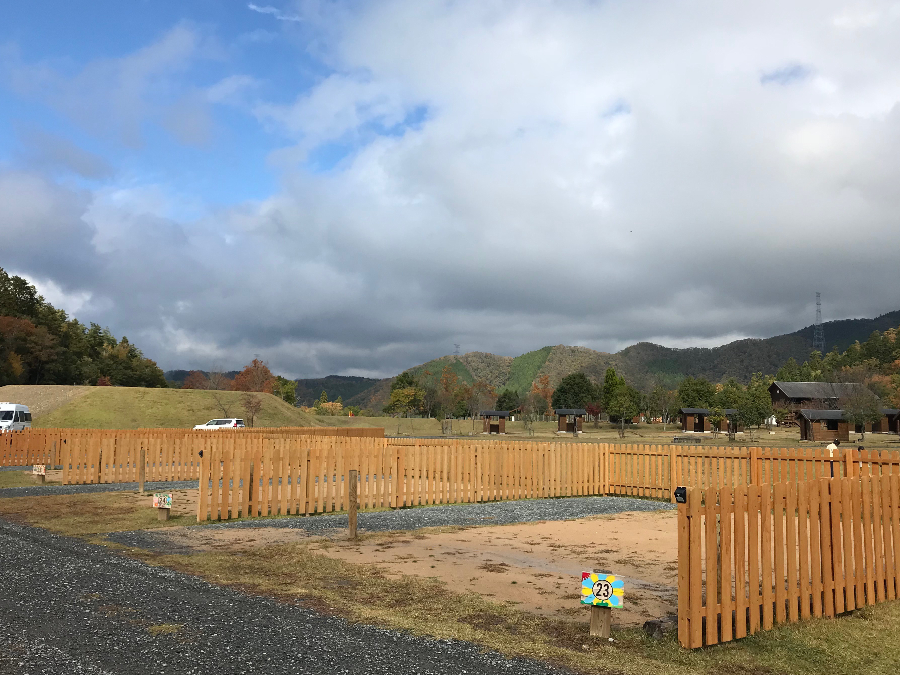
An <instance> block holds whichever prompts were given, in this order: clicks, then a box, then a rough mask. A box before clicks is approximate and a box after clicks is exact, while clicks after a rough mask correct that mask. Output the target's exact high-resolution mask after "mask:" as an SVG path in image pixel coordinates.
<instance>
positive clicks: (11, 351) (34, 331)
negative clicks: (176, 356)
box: [0, 268, 166, 387]
mask: <svg viewBox="0 0 900 675" xmlns="http://www.w3.org/2000/svg"><path fill="white" fill-rule="evenodd" d="M98 383H99V384H109V385H119V386H125V387H165V386H166V380H165V377H164V376H163V372H162V370H160V369H159V368H158V367H157V365H156V363H154V362H153V361H151V360H150V359H147V358H144V355H143V354H142V353H141V350H140V349H138V348H137V347H136V346H135V345H133V344H131V343H130V342H129V341H128V339H127V338H125V337H123V338H122V339H121V340H117V339H116V338H115V337H114V336H113V335H112V333H110V332H109V330H107V329H103V328H101V327H100V326H98V325H97V324H91V325H90V326H85V325H83V324H81V323H79V322H78V320H77V319H70V318H69V317H68V316H67V315H66V313H65V312H64V311H63V310H61V309H56V308H55V307H53V306H52V305H51V304H50V303H49V302H47V301H46V300H44V298H42V297H41V296H40V295H39V294H38V292H37V290H36V289H35V287H34V286H33V285H31V284H30V283H28V281H27V280H26V279H23V278H22V277H18V276H15V275H10V274H7V273H6V271H4V270H3V269H2V268H0V386H2V385H7V384H92V385H93V384H98Z"/></svg>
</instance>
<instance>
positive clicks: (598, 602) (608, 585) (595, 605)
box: [581, 570, 625, 638]
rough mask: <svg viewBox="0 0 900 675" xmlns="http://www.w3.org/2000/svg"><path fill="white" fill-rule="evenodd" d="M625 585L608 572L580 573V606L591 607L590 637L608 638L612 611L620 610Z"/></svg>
mask: <svg viewBox="0 0 900 675" xmlns="http://www.w3.org/2000/svg"><path fill="white" fill-rule="evenodd" d="M624 593H625V583H624V582H623V581H622V580H621V579H618V578H616V576H615V575H614V574H611V573H610V572H601V571H599V570H594V571H592V572H582V573H581V604H582V605H590V606H591V636H593V637H602V638H609V636H610V629H611V627H612V610H613V607H615V608H616V609H621V608H622V601H623V597H624Z"/></svg>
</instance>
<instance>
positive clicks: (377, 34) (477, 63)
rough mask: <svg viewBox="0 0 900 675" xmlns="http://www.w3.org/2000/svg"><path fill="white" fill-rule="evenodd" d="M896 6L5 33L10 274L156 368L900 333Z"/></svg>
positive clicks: (439, 7) (16, 24)
mask: <svg viewBox="0 0 900 675" xmlns="http://www.w3.org/2000/svg"><path fill="white" fill-rule="evenodd" d="M898 101H900V4H898V3H888V2H884V3H877V2H872V3H867V2H827V1H823V0H816V1H815V2H812V1H808V2H807V1H798V2H788V3H785V2H755V3H722V2H720V1H718V0H712V1H710V2H701V1H695V2H679V1H677V0H674V1H673V0H666V1H665V2H651V1H649V0H648V1H637V2H635V1H624V0H622V1H620V2H616V1H609V2H597V1H578V0H567V1H565V2H563V1H560V2H534V1H533V0H532V1H522V2H516V1H514V0H508V1H501V0H471V1H466V0H453V1H451V0H444V1H442V2H437V1H436V2H427V1H425V0H408V1H392V0H381V1H379V2H341V1H334V2H327V1H310V2H304V1H292V0H280V1H279V2H277V3H274V4H268V3H267V2H266V0H259V3H258V4H257V3H247V2H244V1H238V0H193V1H192V2H187V3H185V2H182V1H175V0H153V1H152V2H151V1H150V0H143V1H138V0H135V1H133V2H120V1H119V0H92V1H91V2H79V3H75V2H71V0H58V1H50V0H34V1H33V2H27V3H3V4H2V5H0V236H2V243H0V266H2V267H3V268H5V269H6V270H7V271H9V272H12V273H16V274H20V275H23V276H25V277H27V278H28V279H30V280H32V281H33V282H34V283H35V284H36V285H37V286H38V288H39V289H40V290H41V291H42V292H43V293H44V295H45V297H47V298H48V299H49V300H50V301H51V302H53V303H54V304H56V305H57V306H61V307H63V308H64V309H66V310H67V311H68V312H70V313H71V314H73V315H75V316H77V317H78V318H79V319H81V320H82V321H96V322H98V323H100V324H102V325H104V326H108V327H109V328H110V329H111V330H112V331H113V332H114V333H115V334H116V335H119V336H121V335H122V334H125V335H127V336H128V337H129V338H130V339H131V340H133V341H135V342H136V343H137V344H138V345H139V346H141V347H142V348H143V349H144V351H145V353H146V354H147V355H148V356H150V357H151V358H154V359H156V360H157V361H158V363H159V364H160V365H161V366H162V367H163V368H166V369H168V368H208V367H212V366H219V367H226V368H237V367H239V366H241V365H242V364H244V363H246V362H248V361H249V360H250V359H251V358H253V355H254V354H259V355H260V356H261V357H262V358H264V359H267V360H268V361H269V362H270V365H271V366H272V367H273V369H275V370H276V371H278V372H281V373H284V374H287V375H291V376H297V377H314V376H320V375H325V374H330V373H338V374H348V375H368V376H385V375H391V374H395V373H397V372H399V371H400V370H402V369H403V368H406V367H409V366H412V365H415V364H418V363H421V362H423V361H425V360H428V359H430V358H433V357H436V356H440V355H443V354H447V353H451V352H452V351H453V346H454V344H455V343H458V344H460V345H461V350H462V351H474V350H482V351H490V352H494V353H498V354H507V355H515V354H519V353H522V352H525V351H528V350H531V349H537V348H540V347H542V346H544V345H553V344H561V343H562V344H576V345H584V346H588V347H592V348H595V349H601V350H606V351H615V350H618V349H620V348H622V347H624V346H626V345H628V344H631V343H633V342H635V341H638V340H652V341H655V342H659V343H662V344H666V345H670V346H697V345H702V346H708V345H714V344H721V343H724V342H728V341H730V340H732V339H735V338H738V337H745V336H759V337H766V336H769V335H774V334H779V333H784V332H789V331H793V330H796V329H797V328H800V327H802V326H804V325H808V324H809V323H811V322H812V320H813V318H814V297H815V291H817V290H819V291H821V292H822V295H823V302H824V308H825V318H826V320H828V319H836V318H847V317H859V316H875V315H878V314H880V313H884V312H886V311H891V310H894V309H898V308H900V294H898V292H897V291H898V288H900V283H898V282H900V279H898V277H900V273H898V264H897V258H898V250H900V249H898V246H900V239H898V234H900V104H898Z"/></svg>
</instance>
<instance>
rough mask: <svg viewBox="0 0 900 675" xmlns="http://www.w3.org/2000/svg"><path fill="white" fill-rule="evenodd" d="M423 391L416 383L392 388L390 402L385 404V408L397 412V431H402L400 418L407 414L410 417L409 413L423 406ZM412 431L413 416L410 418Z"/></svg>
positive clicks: (411, 429)
mask: <svg viewBox="0 0 900 675" xmlns="http://www.w3.org/2000/svg"><path fill="white" fill-rule="evenodd" d="M423 393H424V392H423V391H422V389H421V388H419V387H418V386H416V385H415V384H412V385H409V386H406V387H397V388H392V389H391V398H390V402H389V403H388V404H387V406H385V410H388V409H390V411H391V412H393V413H396V414H397V415H398V417H397V433H398V434H399V433H400V418H401V417H402V416H403V415H404V414H405V415H406V416H407V418H409V414H410V413H411V412H413V411H415V410H418V409H419V408H420V407H421V406H422V396H423ZM409 428H410V433H412V431H413V422H412V418H410V420H409Z"/></svg>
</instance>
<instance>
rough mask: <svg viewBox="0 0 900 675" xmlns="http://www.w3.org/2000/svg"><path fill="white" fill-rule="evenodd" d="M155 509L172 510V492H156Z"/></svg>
mask: <svg viewBox="0 0 900 675" xmlns="http://www.w3.org/2000/svg"><path fill="white" fill-rule="evenodd" d="M153 508H154V509H171V508H172V493H171V492H156V493H154V494H153Z"/></svg>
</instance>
